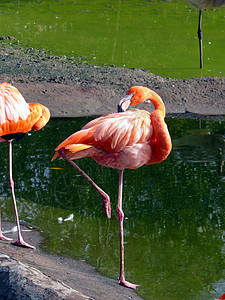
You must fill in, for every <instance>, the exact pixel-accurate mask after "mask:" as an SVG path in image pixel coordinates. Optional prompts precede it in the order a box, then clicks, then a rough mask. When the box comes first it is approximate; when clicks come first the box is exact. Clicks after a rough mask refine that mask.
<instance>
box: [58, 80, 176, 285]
mask: <svg viewBox="0 0 225 300" xmlns="http://www.w3.org/2000/svg"><path fill="white" fill-rule="evenodd" d="M146 100H151V102H152V103H153V104H154V106H155V110H154V111H153V112H152V114H150V113H149V112H147V111H145V110H139V109H130V110H128V111H126V110H127V108H128V107H129V106H131V105H136V104H140V103H142V102H144V101H146ZM118 111H119V113H112V114H108V115H104V116H102V117H100V118H97V119H95V120H93V121H91V122H89V123H88V124H86V125H85V126H84V127H83V128H82V129H81V130H80V131H78V132H75V133H74V134H73V135H71V136H70V137H68V138H67V139H66V140H65V141H63V142H62V143H61V144H60V145H59V146H58V147H57V148H56V149H55V151H56V153H55V155H54V156H53V158H52V160H54V159H55V158H56V157H57V156H60V157H62V158H64V159H65V160H66V161H67V162H68V163H70V164H71V165H72V166H73V167H74V168H75V169H77V170H78V171H79V172H80V173H81V174H82V175H83V176H84V177H85V178H86V179H87V180H88V181H89V182H90V183H91V184H92V185H93V186H94V188H95V189H96V190H97V191H98V192H99V194H100V195H101V198H102V203H103V208H104V211H105V213H106V216H107V217H108V218H110V216H111V208H110V199H109V196H108V195H107V194H106V193H105V192H104V191H103V190H102V189H100V188H99V187H98V186H97V185H96V184H95V183H94V182H93V181H92V180H91V179H90V177H88V176H87V174H85V173H84V172H83V171H82V170H81V169H80V168H79V167H78V166H77V165H76V164H75V163H74V162H73V160H74V159H78V158H82V157H92V158H93V159H94V160H95V161H96V162H97V163H99V164H100V165H103V166H106V167H111V168H116V169H118V170H119V191H118V207H117V217H118V221H119V235H120V276H119V284H121V285H123V286H126V287H129V288H132V289H136V287H137V285H136V284H132V283H130V282H128V281H126V280H125V275H124V242H123V220H124V213H123V210H122V186H123V170H124V169H137V168H139V167H141V166H143V165H150V164H155V163H159V162H161V161H163V160H165V159H166V158H167V156H168V155H169V153H170V151H171V147H172V144H171V138H170V134H169V132H168V129H167V125H166V123H165V121H164V118H165V106H164V103H163V101H162V99H161V98H160V96H159V95H157V94H156V93H155V92H154V91H152V90H150V89H148V88H146V87H142V86H134V87H132V88H130V89H129V91H128V92H127V95H126V96H125V97H124V98H123V99H122V100H121V101H120V102H119V105H118Z"/></svg>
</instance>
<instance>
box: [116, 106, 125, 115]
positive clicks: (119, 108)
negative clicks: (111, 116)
mask: <svg viewBox="0 0 225 300" xmlns="http://www.w3.org/2000/svg"><path fill="white" fill-rule="evenodd" d="M117 111H118V113H121V112H124V110H123V109H122V106H121V105H118V106H117Z"/></svg>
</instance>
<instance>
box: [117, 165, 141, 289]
mask: <svg viewBox="0 0 225 300" xmlns="http://www.w3.org/2000/svg"><path fill="white" fill-rule="evenodd" d="M122 193H123V170H120V171H119V190H118V207H117V217H118V222H119V234H120V277H119V284H121V285H123V286H125V287H128V288H130V289H136V288H137V286H138V285H137V284H133V283H130V282H128V281H126V280H125V275H124V241H123V220H124V213H123V209H122Z"/></svg>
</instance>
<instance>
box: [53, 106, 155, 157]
mask: <svg viewBox="0 0 225 300" xmlns="http://www.w3.org/2000/svg"><path fill="white" fill-rule="evenodd" d="M152 134H153V128H152V126H151V119H150V114H149V113H148V112H147V111H141V110H138V109H132V110H129V111H126V112H124V113H115V114H108V115H105V116H102V117H100V118H97V119H95V120H93V121H91V122H89V123H88V124H86V125H85V126H84V127H83V128H82V129H81V130H80V131H78V132H76V133H74V134H73V135H71V136H70V137H68V138H67V139H66V140H65V141H64V142H62V143H61V144H60V145H59V146H58V147H57V148H56V151H58V150H59V149H61V148H65V149H67V150H71V151H72V147H73V146H72V145H74V144H79V145H83V146H84V149H86V148H89V147H90V146H94V147H96V148H98V149H100V150H102V151H105V152H114V153H115V152H119V151H121V149H122V148H123V147H125V146H132V145H134V144H136V143H144V142H147V141H148V140H149V139H150V137H151V136H152ZM87 146H88V147H87ZM73 149H74V147H73ZM78 149H81V146H79V148H78Z"/></svg>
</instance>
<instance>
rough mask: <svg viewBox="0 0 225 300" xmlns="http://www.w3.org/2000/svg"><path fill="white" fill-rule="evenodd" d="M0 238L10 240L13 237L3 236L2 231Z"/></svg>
mask: <svg viewBox="0 0 225 300" xmlns="http://www.w3.org/2000/svg"><path fill="white" fill-rule="evenodd" d="M0 240H2V241H12V240H13V239H11V238H8V237H6V236H4V235H3V234H2V233H1V234H0Z"/></svg>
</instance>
